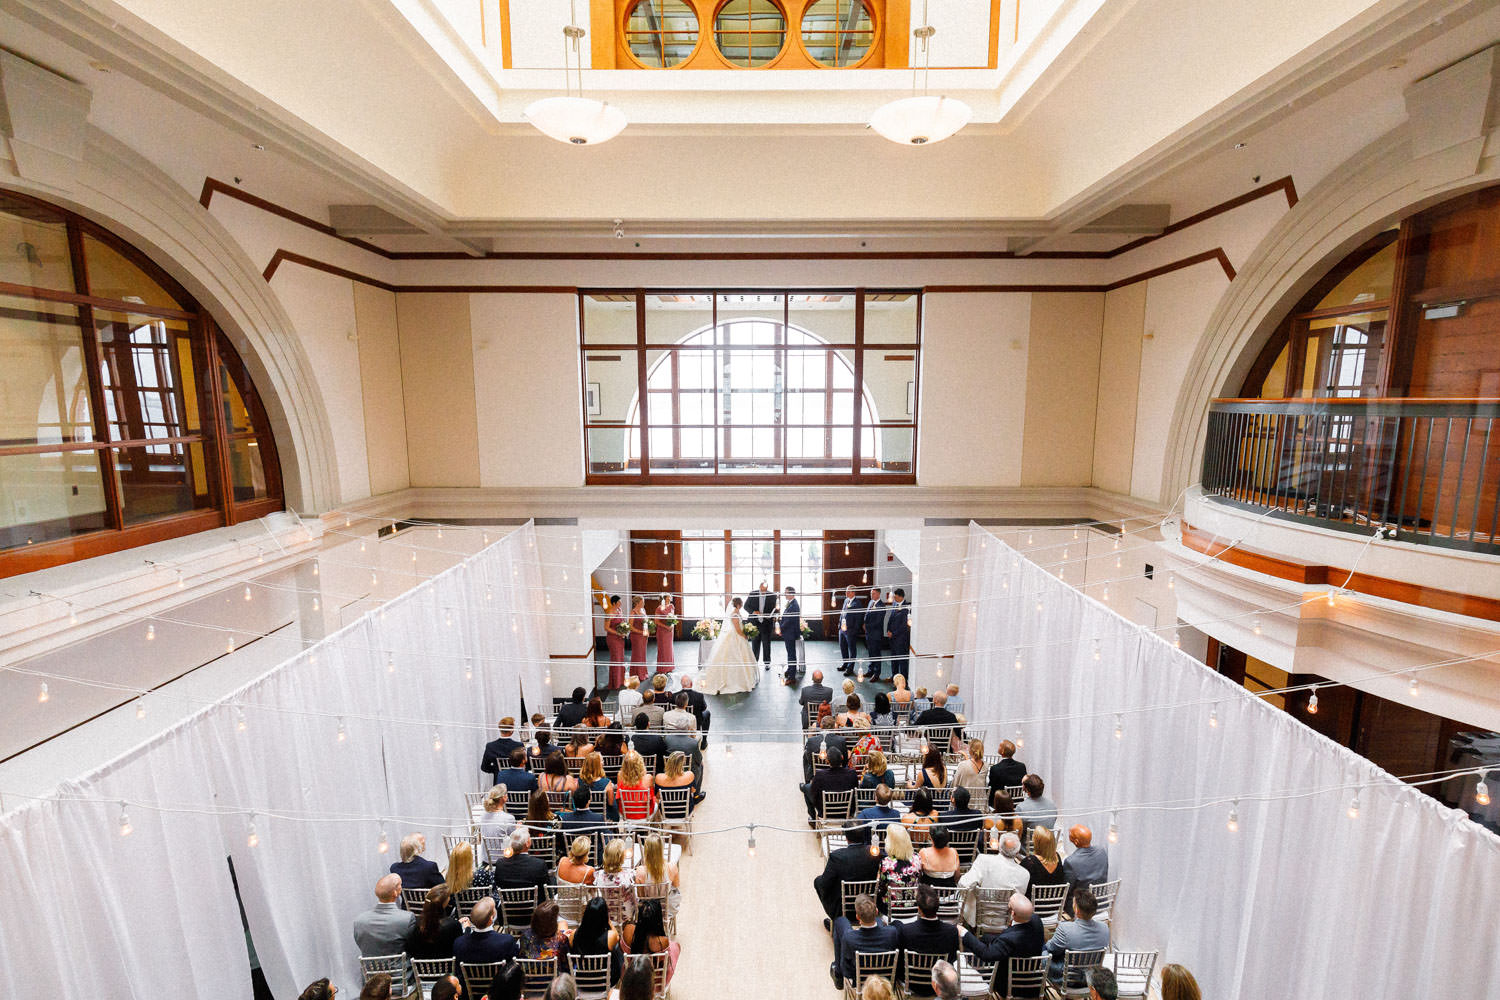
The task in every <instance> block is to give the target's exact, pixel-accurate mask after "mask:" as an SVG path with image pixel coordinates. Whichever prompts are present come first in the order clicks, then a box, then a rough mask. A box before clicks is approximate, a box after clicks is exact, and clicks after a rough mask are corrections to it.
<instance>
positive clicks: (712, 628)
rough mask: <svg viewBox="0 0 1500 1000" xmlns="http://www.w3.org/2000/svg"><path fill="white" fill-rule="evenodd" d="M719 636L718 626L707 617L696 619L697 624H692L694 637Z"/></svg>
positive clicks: (715, 637) (710, 637) (707, 637)
mask: <svg viewBox="0 0 1500 1000" xmlns="http://www.w3.org/2000/svg"><path fill="white" fill-rule="evenodd" d="M718 637H719V626H718V624H716V623H715V622H713V621H710V620H709V619H707V618H700V619H698V624H696V625H694V626H693V638H694V639H717V638H718Z"/></svg>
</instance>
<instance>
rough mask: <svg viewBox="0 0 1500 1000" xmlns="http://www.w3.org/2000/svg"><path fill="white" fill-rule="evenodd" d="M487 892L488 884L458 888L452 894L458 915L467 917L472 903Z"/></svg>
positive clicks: (488, 892) (488, 889)
mask: <svg viewBox="0 0 1500 1000" xmlns="http://www.w3.org/2000/svg"><path fill="white" fill-rule="evenodd" d="M489 894H490V887H489V886H483V887H481V888H475V887H473V886H470V887H469V888H467V889H460V890H458V891H457V892H455V893H454V894H453V904H454V906H456V907H457V908H458V915H459V916H460V917H467V916H468V915H469V911H470V910H472V909H474V904H475V903H477V902H479V901H480V900H481V899H483V898H484V897H486V896H488V895H489ZM485 982H486V983H488V982H489V980H485Z"/></svg>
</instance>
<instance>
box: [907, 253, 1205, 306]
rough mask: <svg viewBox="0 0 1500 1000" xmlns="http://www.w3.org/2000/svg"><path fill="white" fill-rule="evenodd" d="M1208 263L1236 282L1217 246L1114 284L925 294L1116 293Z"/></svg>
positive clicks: (946, 288) (939, 288)
mask: <svg viewBox="0 0 1500 1000" xmlns="http://www.w3.org/2000/svg"><path fill="white" fill-rule="evenodd" d="M1206 261H1215V262H1217V263H1218V265H1219V266H1220V267H1221V268H1223V269H1224V276H1225V277H1227V278H1228V279H1229V280H1230V281H1233V280H1234V278H1235V270H1234V265H1233V264H1231V263H1230V262H1229V256H1228V254H1226V253H1225V252H1224V248H1223V247H1215V248H1214V249H1212V250H1205V251H1203V252H1202V253H1195V254H1193V255H1192V256H1190V257H1183V258H1182V259H1181V260H1174V261H1172V262H1171V263H1170V264H1163V265H1161V266H1160V267H1153V268H1152V269H1151V270H1149V271H1142V272H1140V273H1139V274H1132V275H1130V276H1129V277H1128V278H1121V279H1120V280H1118V281H1111V282H1107V283H1104V284H1097V285H1047V284H1040V283H1037V284H1026V285H928V286H927V287H926V288H923V289H922V291H923V292H940V293H947V294H950V295H951V294H957V293H960V292H1112V291H1114V290H1115V289H1116V288H1124V287H1125V286H1126V285H1133V284H1135V283H1137V282H1140V281H1149V280H1151V279H1152V278H1159V277H1161V276H1162V275H1164V274H1170V273H1171V272H1173V271H1180V270H1181V269H1183V268H1185V267H1192V266H1193V265H1195V264H1202V263H1205V262H1206Z"/></svg>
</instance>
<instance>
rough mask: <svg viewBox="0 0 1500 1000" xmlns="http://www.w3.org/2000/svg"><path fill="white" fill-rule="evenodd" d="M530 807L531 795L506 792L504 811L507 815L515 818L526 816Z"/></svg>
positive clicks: (528, 793)
mask: <svg viewBox="0 0 1500 1000" xmlns="http://www.w3.org/2000/svg"><path fill="white" fill-rule="evenodd" d="M530 806H531V793H530V792H512V791H507V792H506V793H505V811H506V812H508V813H510V814H511V815H512V816H516V817H520V816H525V815H526V810H527V809H528V808H529V807H530Z"/></svg>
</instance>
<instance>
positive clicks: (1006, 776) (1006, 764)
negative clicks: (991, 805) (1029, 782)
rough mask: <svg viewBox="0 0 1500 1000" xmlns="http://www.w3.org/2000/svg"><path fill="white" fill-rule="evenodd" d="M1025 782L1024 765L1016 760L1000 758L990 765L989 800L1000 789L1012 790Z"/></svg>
mask: <svg viewBox="0 0 1500 1000" xmlns="http://www.w3.org/2000/svg"><path fill="white" fill-rule="evenodd" d="M1024 780H1026V765H1025V764H1022V763H1021V762H1020V761H1018V760H1016V759H1015V758H1014V757H1011V758H1009V759H1007V758H1005V757H1001V758H1000V759H999V760H998V761H996V762H995V763H993V764H991V765H990V799H991V800H993V799H994V798H995V793H996V792H998V791H1000V789H1002V788H1014V787H1015V786H1016V785H1019V784H1020V783H1021V782H1022V781H1024Z"/></svg>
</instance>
